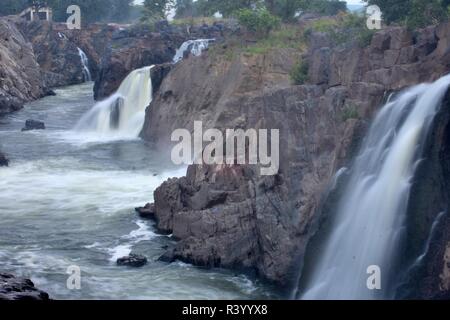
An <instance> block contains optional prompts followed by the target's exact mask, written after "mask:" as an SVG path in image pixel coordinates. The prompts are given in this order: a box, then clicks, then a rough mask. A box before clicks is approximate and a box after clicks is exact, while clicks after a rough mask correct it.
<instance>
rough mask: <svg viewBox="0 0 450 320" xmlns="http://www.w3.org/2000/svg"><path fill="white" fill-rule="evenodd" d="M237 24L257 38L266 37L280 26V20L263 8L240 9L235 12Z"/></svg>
mask: <svg viewBox="0 0 450 320" xmlns="http://www.w3.org/2000/svg"><path fill="white" fill-rule="evenodd" d="M237 18H238V20H239V23H240V24H241V25H243V26H244V27H246V28H247V30H249V31H250V32H253V33H255V34H256V35H257V36H260V37H262V36H267V35H268V34H269V32H270V31H272V30H273V29H275V28H277V27H278V26H279V25H280V22H281V21H280V18H279V17H277V16H274V15H273V14H271V13H270V12H269V11H268V10H267V9H266V8H265V7H263V8H259V9H255V10H252V9H241V10H239V11H237Z"/></svg>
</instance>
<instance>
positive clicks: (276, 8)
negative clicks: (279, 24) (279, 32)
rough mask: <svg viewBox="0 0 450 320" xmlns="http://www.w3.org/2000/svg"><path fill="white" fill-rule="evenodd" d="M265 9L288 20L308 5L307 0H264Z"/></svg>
mask: <svg viewBox="0 0 450 320" xmlns="http://www.w3.org/2000/svg"><path fill="white" fill-rule="evenodd" d="M265 5H266V7H267V9H268V10H269V11H270V12H271V13H272V14H273V15H276V16H278V17H280V18H281V19H282V20H283V21H285V22H289V21H292V20H293V19H294V18H295V14H296V13H297V12H299V11H304V10H305V9H306V8H307V7H308V1H307V0H265Z"/></svg>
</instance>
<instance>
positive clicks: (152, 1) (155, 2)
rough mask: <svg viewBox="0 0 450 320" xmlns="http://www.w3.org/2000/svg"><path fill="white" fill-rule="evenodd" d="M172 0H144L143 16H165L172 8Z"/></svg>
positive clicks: (150, 17) (149, 17) (152, 18)
mask: <svg viewBox="0 0 450 320" xmlns="http://www.w3.org/2000/svg"><path fill="white" fill-rule="evenodd" d="M173 6H174V2H173V0H145V2H144V18H147V19H150V20H161V19H165V18H166V17H167V13H168V12H169V10H170V9H171V8H173Z"/></svg>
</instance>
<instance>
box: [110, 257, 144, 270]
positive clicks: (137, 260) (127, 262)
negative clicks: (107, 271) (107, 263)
mask: <svg viewBox="0 0 450 320" xmlns="http://www.w3.org/2000/svg"><path fill="white" fill-rule="evenodd" d="M146 264H147V258H146V257H144V256H143V255H140V254H130V255H129V256H126V257H122V258H119V259H117V265H118V266H127V267H133V268H140V267H143V266H145V265H146Z"/></svg>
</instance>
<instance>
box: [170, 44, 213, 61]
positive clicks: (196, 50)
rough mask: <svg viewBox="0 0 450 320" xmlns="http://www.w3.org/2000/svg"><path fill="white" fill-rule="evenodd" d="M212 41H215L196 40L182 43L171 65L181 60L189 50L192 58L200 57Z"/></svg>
mask: <svg viewBox="0 0 450 320" xmlns="http://www.w3.org/2000/svg"><path fill="white" fill-rule="evenodd" d="M214 41H215V39H197V40H188V41H186V42H184V43H183V44H182V45H181V47H180V48H179V49H178V50H177V52H176V54H175V56H174V57H173V63H177V62H179V61H181V60H183V57H184V54H185V53H186V52H187V51H188V50H189V49H190V53H191V54H192V55H193V56H195V57H198V56H200V55H201V54H202V52H203V51H204V50H206V49H208V47H209V43H210V42H214Z"/></svg>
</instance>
